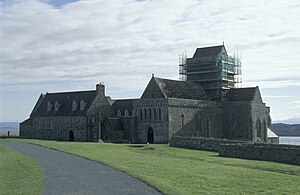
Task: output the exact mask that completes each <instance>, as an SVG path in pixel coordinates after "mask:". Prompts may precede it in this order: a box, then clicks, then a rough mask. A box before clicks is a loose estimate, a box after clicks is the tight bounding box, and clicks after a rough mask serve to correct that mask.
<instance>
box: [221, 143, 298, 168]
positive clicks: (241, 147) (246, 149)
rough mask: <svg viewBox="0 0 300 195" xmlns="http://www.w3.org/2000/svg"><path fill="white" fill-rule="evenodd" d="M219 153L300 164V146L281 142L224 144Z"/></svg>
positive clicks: (226, 155) (228, 155)
mask: <svg viewBox="0 0 300 195" xmlns="http://www.w3.org/2000/svg"><path fill="white" fill-rule="evenodd" d="M219 155H220V156H224V157H235V158H244V159H252V160H266V161H273V162H283V163H289V164H296V165H300V146H293V145H281V144H264V143H254V144H241V143H239V144H222V145H221V147H220V148H219Z"/></svg>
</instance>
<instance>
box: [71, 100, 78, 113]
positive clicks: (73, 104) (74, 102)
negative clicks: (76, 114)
mask: <svg viewBox="0 0 300 195" xmlns="http://www.w3.org/2000/svg"><path fill="white" fill-rule="evenodd" d="M76 109H77V103H76V101H75V100H73V103H72V110H73V111H74V110H76Z"/></svg>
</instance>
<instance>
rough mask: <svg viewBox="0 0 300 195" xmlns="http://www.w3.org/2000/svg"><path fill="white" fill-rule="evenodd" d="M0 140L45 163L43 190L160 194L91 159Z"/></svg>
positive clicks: (140, 194)
mask: <svg viewBox="0 0 300 195" xmlns="http://www.w3.org/2000/svg"><path fill="white" fill-rule="evenodd" d="M1 143H2V144H7V145H9V146H11V147H12V148H14V149H16V150H18V151H20V152H22V153H24V154H26V155H28V156H29V157H31V158H32V159H35V160H36V161H38V162H39V163H40V164H41V165H42V166H43V167H44V169H45V175H46V181H45V189H44V194H55V195H60V194H76V195H77V194H78V195H79V194H88V195H93V194H101V195H102V194H103V195H105V194H110V195H117V194H122V195H123V194H138V195H146V194H161V193H159V192H158V191H156V190H155V189H154V188H152V187H150V186H149V185H147V184H145V183H144V182H142V181H140V180H138V179H135V178H133V177H130V176H128V175H127V174H125V173H123V172H120V171H117V170H114V169H112V168H110V167H108V166H105V165H102V164H100V163H97V162H94V161H90V160H87V159H84V158H80V157H77V156H75V155H71V154H67V153H64V152H60V151H56V150H52V149H48V148H45V147H41V146H37V145H33V144H28V143H20V142H1Z"/></svg>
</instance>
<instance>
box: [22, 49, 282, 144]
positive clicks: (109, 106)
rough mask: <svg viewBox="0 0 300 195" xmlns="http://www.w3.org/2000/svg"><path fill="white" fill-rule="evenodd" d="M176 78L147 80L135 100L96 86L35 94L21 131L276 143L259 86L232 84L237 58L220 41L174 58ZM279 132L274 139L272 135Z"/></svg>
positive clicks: (76, 137) (131, 139) (61, 136)
mask: <svg viewBox="0 0 300 195" xmlns="http://www.w3.org/2000/svg"><path fill="white" fill-rule="evenodd" d="M179 65H180V75H181V79H180V81H177V80H169V79H163V78H157V77H155V76H154V75H153V76H152V78H151V79H150V81H149V83H148V85H147V87H146V89H145V90H144V92H143V94H142V96H141V97H140V98H139V99H121V100H114V99H111V98H110V97H108V96H106V95H105V86H104V85H103V84H101V83H100V84H97V85H96V90H91V91H75V92H62V93H46V94H41V95H40V97H39V98H38V101H37V103H36V105H35V106H34V108H33V110H32V112H31V114H30V118H29V119H27V120H25V121H23V122H22V123H20V136H23V137H29V138H38V139H49V140H62V141H64V140H65V141H68V140H69V141H90V142H96V141H99V140H100V141H104V142H123V143H168V142H169V141H170V139H171V137H172V136H175V135H176V136H188V137H202V138H222V139H228V140H242V141H250V142H277V141H278V140H276V135H275V134H274V133H272V131H271V130H270V126H271V118H270V114H269V113H270V108H269V107H267V106H266V105H265V103H263V101H262V98H261V94H260V91H259V88H258V87H251V88H239V87H240V83H241V63H240V59H239V58H238V57H237V56H229V55H228V54H227V52H226V49H225V46H224V45H219V46H213V47H204V48H197V50H196V52H195V54H194V56H193V57H192V58H186V57H182V58H181V59H180V64H179ZM277 139H278V138H277Z"/></svg>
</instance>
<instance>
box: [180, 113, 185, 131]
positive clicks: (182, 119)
mask: <svg viewBox="0 0 300 195" xmlns="http://www.w3.org/2000/svg"><path fill="white" fill-rule="evenodd" d="M180 117H181V128H183V126H184V115H183V114H182V115H181V116H180Z"/></svg>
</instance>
